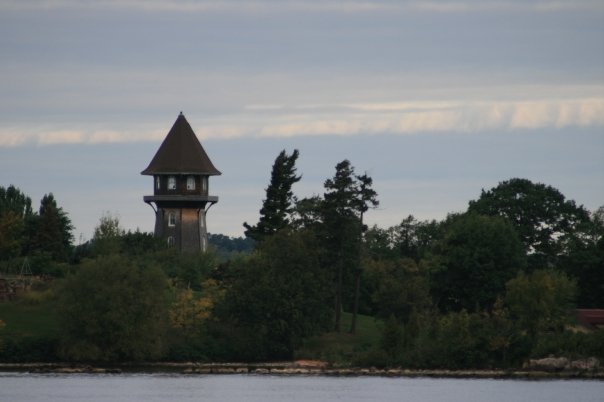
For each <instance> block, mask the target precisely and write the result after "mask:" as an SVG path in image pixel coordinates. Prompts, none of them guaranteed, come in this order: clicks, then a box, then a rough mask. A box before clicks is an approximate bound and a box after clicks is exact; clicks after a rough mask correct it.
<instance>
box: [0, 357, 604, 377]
mask: <svg viewBox="0 0 604 402" xmlns="http://www.w3.org/2000/svg"><path fill="white" fill-rule="evenodd" d="M538 360H542V359H538ZM548 362H549V363H551V364H550V365H548V364H549V363H548ZM563 363H564V364H563ZM543 364H544V362H539V363H537V362H534V363H530V362H529V363H528V364H527V365H526V366H527V367H525V368H523V369H515V370H442V369H430V370H427V369H426V370H411V369H405V368H389V369H378V368H375V367H370V368H367V367H330V366H328V365H327V364H319V365H300V364H296V362H274V363H249V364H248V363H199V362H185V363H176V362H172V363H170V362H165V363H148V364H134V363H131V364H119V365H114V366H107V367H103V366H92V365H74V364H67V363H66V364H61V363H23V364H18V363H13V364H11V363H0V371H12V372H30V373H35V374H68V375H69V374H122V373H152V372H158V373H181V374H186V375H271V376H326V377H362V376H373V377H400V378H422V377H423V378H460V379H462V378H483V379H486V378H494V379H571V378H581V379H593V380H604V371H601V370H600V369H599V361H597V359H595V361H592V360H589V359H583V360H576V361H569V362H563V361H562V360H556V361H546V362H545V366H543ZM544 367H546V368H545V369H544ZM552 367H553V369H552ZM560 367H562V368H560Z"/></svg>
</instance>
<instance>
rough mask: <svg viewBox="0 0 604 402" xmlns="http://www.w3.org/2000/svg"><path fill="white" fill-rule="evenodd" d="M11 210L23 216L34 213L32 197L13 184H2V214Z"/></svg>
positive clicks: (0, 208) (0, 200) (0, 211)
mask: <svg viewBox="0 0 604 402" xmlns="http://www.w3.org/2000/svg"><path fill="white" fill-rule="evenodd" d="M9 211H11V212H13V213H15V214H16V215H17V216H19V217H21V218H25V217H26V216H29V215H32V214H33V210H32V208H31V198H29V197H28V196H26V195H25V194H23V193H22V192H21V190H19V189H18V188H17V187H15V186H13V185H12V184H11V185H10V186H8V187H7V188H4V187H2V186H0V216H1V215H3V214H5V213H7V212H9Z"/></svg>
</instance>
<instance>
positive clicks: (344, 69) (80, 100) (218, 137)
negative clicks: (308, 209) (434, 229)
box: [0, 0, 604, 241]
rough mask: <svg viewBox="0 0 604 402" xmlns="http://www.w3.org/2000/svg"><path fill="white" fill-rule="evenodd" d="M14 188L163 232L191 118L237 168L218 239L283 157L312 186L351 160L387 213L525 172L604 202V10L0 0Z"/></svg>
mask: <svg viewBox="0 0 604 402" xmlns="http://www.w3.org/2000/svg"><path fill="white" fill-rule="evenodd" d="M0 55H1V57H0V186H8V185H9V184H14V185H16V186H17V187H19V188H21V190H22V191H24V192H25V193H26V194H28V195H30V196H31V197H32V199H33V200H34V204H35V205H36V207H37V206H38V203H39V200H40V198H41V197H42V196H43V195H44V194H45V193H48V192H53V193H54V194H55V197H56V198H57V200H58V202H59V204H60V205H61V206H63V208H64V209H65V210H66V211H67V212H68V213H69V216H70V217H71V219H72V220H73V223H74V224H75V226H76V230H75V232H74V235H75V237H76V239H77V240H78V241H79V239H83V240H86V239H89V238H90V237H91V236H92V231H93V228H94V226H95V225H96V224H97V223H98V220H99V218H100V216H101V215H102V214H103V212H104V211H109V212H110V213H112V214H114V215H118V216H119V217H120V220H121V222H122V224H123V226H124V227H125V228H127V229H136V228H137V227H138V228H140V229H141V230H145V231H150V230H152V228H153V220H154V215H153V212H152V210H151V209H150V208H149V207H148V206H146V205H145V204H144V203H143V201H142V196H143V195H145V194H150V193H151V192H152V189H153V187H152V182H151V179H150V178H149V177H146V176H141V175H140V171H141V170H143V169H144V168H145V167H146V166H147V164H148V163H149V161H150V160H151V158H152V157H153V155H154V153H155V151H156V150H157V148H158V146H159V144H160V143H161V141H162V139H163V138H164V137H165V135H166V134H167V132H168V130H169V129H170V127H171V126H172V124H173V123H174V121H175V119H176V117H177V116H178V113H179V112H180V111H183V113H184V114H185V116H186V118H187V120H188V121H189V123H190V124H191V126H192V127H193V129H194V131H195V132H196V133H197V135H198V137H199V138H200V140H201V141H202V144H203V145H204V147H205V149H206V151H207V152H208V154H209V156H210V158H211V159H212V161H213V162H214V164H215V165H216V167H217V168H218V169H219V170H221V171H222V172H223V175H222V176H219V177H213V178H212V180H211V183H210V188H211V192H212V193H213V194H215V195H218V196H219V197H220V201H219V203H218V204H217V205H215V206H214V207H212V209H211V211H210V213H209V215H208V227H209V230H210V231H211V232H215V233H225V234H229V235H241V234H242V233H243V228H242V223H243V221H248V222H249V223H255V222H256V221H257V219H258V210H259V209H260V206H261V202H262V199H263V196H264V189H265V187H266V185H267V183H268V180H269V174H270V167H271V165H272V162H273V161H274V158H275V157H276V155H277V154H278V152H279V151H280V150H281V149H286V150H288V151H291V150H293V149H294V148H298V149H299V150H300V153H301V156H300V159H299V164H298V169H299V172H300V173H301V174H302V175H303V179H302V181H301V182H300V183H298V184H297V185H296V187H294V191H295V192H296V193H297V194H298V195H299V196H306V195H312V194H321V193H322V191H323V188H322V185H323V181H324V180H325V179H326V178H328V177H331V176H333V173H334V166H335V165H336V163H337V162H339V161H341V160H342V159H344V158H348V159H350V160H351V162H352V164H353V165H354V166H355V168H356V170H357V171H358V172H359V173H363V172H365V171H367V172H368V173H369V174H370V176H372V177H373V179H374V182H375V188H376V190H377V191H378V193H379V199H380V201H381V204H380V208H379V210H376V211H370V212H369V213H368V215H367V218H368V220H369V222H370V223H376V224H378V225H380V226H383V227H387V226H391V225H394V224H397V223H399V222H400V221H401V220H402V219H403V218H404V217H405V216H407V215H409V214H413V215H415V216H416V217H419V218H422V219H427V218H437V219H440V218H443V217H444V216H446V214H447V213H448V212H454V211H461V210H463V209H465V208H466V207H467V203H468V201H469V200H471V199H475V198H477V197H478V196H479V195H480V190H481V189H482V188H485V189H489V188H491V187H494V186H496V185H497V183H498V182H500V181H502V180H507V179H509V178H511V177H525V178H528V179H530V180H533V181H537V182H543V183H546V184H550V185H552V186H554V187H556V188H558V189H559V190H561V191H562V192H563V193H564V194H565V195H566V196H567V197H568V198H570V199H574V200H576V201H577V203H579V204H583V205H585V206H586V207H587V208H588V209H591V210H593V209H595V208H597V207H599V206H600V205H603V204H604V2H602V1H601V0H558V1H530V0H499V1H489V0H461V1H402V0H397V1H388V0H381V1H354V0H349V1H335V0H333V1H332V0H322V1H286V0H285V1H284V0H275V1H271V0H268V1H262V0H259V1H236V0H226V1H164V0H147V1H140V2H139V1H111V0H97V1H86V0H57V1H52V0H46V1H45V0H41V1H35V0H32V1H17V0H14V1H11V0H0Z"/></svg>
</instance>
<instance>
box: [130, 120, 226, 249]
mask: <svg viewBox="0 0 604 402" xmlns="http://www.w3.org/2000/svg"><path fill="white" fill-rule="evenodd" d="M141 174H143V175H148V176H153V189H154V191H153V195H146V196H144V197H143V200H144V201H145V202H146V203H147V204H149V205H150V206H151V208H153V210H154V211H155V236H156V237H161V238H164V239H166V241H167V242H168V244H169V245H170V246H174V247H176V248H177V249H178V250H180V251H182V252H200V251H205V250H206V249H207V246H208V232H207V229H206V213H207V211H208V209H209V208H210V207H211V206H212V205H213V204H215V203H217V202H218V197H216V196H211V195H209V178H210V176H215V175H219V174H220V172H219V171H218V170H217V169H216V168H215V167H214V165H213V164H212V162H211V161H210V158H209V157H208V155H207V154H206V152H205V150H204V149H203V147H202V146H201V143H200V142H199V140H198V139H197V137H196V136H195V133H194V132H193V129H192V128H191V126H190V125H189V123H188V122H187V119H185V116H184V115H183V114H182V112H180V114H179V115H178V118H177V119H176V122H174V125H173V126H172V128H171V129H170V132H169V133H168V135H167V136H166V138H165V139H164V142H162V144H161V145H160V147H159V149H158V150H157V152H156V153H155V156H154V157H153V159H152V160H151V163H149V166H148V167H147V168H146V169H145V170H143V171H142V172H141ZM154 204H155V206H154Z"/></svg>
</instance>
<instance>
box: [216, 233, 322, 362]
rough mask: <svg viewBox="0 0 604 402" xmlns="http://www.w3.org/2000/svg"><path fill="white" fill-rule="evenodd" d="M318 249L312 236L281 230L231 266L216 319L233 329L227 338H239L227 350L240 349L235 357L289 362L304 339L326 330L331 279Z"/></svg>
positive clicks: (232, 340) (230, 341)
mask: <svg viewBox="0 0 604 402" xmlns="http://www.w3.org/2000/svg"><path fill="white" fill-rule="evenodd" d="M317 248H318V245H317V242H316V240H315V239H314V236H312V234H311V233H309V232H304V233H299V232H292V231H288V230H283V231H279V232H277V233H275V234H274V235H273V236H270V237H267V238H266V239H265V240H264V241H263V242H262V243H261V244H260V245H259V249H258V251H257V252H256V253H254V254H253V255H251V256H250V257H248V258H246V259H243V260H241V259H240V260H239V263H238V264H236V265H235V266H234V267H232V269H234V272H233V274H232V275H230V278H231V280H230V281H227V293H226V295H225V297H224V305H223V306H222V307H217V310H218V313H217V314H218V319H219V321H222V322H224V321H228V322H230V323H231V324H232V325H233V326H234V330H231V331H229V332H228V333H230V334H233V333H234V334H237V335H236V338H237V339H230V340H229V345H230V346H231V347H235V348H239V350H236V355H237V356H239V358H244V359H248V360H263V359H290V358H292V356H293V352H294V349H295V348H296V347H297V346H299V344H300V341H301V340H302V338H304V337H308V336H311V335H314V334H317V333H319V332H322V331H323V330H325V329H326V327H327V325H328V323H329V321H330V318H331V315H332V310H331V308H330V303H329V298H330V293H329V288H328V285H329V278H328V276H327V275H326V272H325V270H323V269H322V267H321V265H320V264H319V259H318V256H317V252H316V250H317ZM220 312H222V313H220ZM227 336H228V335H227ZM231 336H232V335H231Z"/></svg>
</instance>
